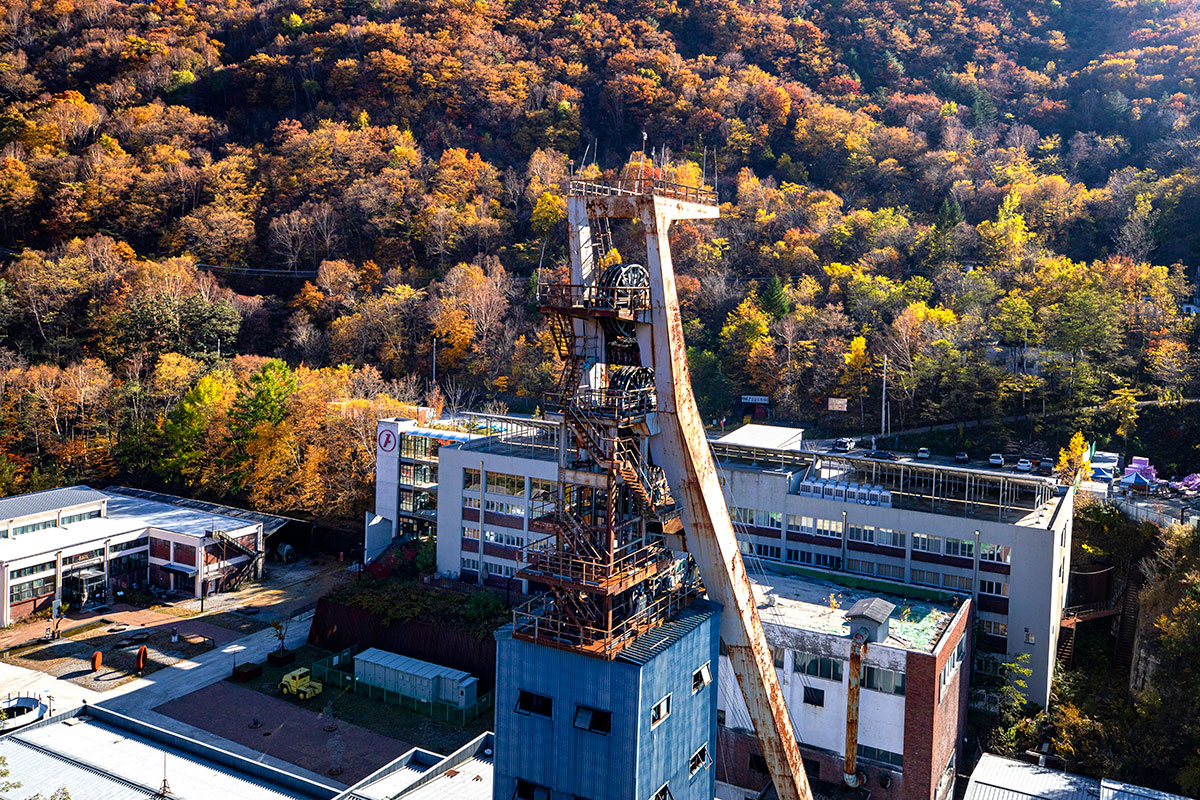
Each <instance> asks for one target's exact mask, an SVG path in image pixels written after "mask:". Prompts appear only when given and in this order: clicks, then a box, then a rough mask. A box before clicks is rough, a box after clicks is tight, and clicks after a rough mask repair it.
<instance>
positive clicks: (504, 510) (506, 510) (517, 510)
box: [483, 500, 525, 517]
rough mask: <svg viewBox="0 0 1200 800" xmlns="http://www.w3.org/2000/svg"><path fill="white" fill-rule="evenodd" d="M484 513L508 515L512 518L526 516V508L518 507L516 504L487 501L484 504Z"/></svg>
mask: <svg viewBox="0 0 1200 800" xmlns="http://www.w3.org/2000/svg"><path fill="white" fill-rule="evenodd" d="M483 509H484V511H491V512H494V513H496V514H506V515H508V516H510V517H523V516H525V506H523V505H516V504H515V503H502V502H500V501H499V500H487V501H485V502H484V504H483Z"/></svg>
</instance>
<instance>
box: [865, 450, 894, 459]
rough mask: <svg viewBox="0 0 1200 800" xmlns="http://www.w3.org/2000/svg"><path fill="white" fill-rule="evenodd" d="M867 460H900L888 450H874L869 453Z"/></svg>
mask: <svg viewBox="0 0 1200 800" xmlns="http://www.w3.org/2000/svg"><path fill="white" fill-rule="evenodd" d="M867 458H877V459H879V460H880V461H896V460H898V459H899V456H897V455H896V454H895V453H889V452H888V451H887V450H872V451H871V452H869V453H867Z"/></svg>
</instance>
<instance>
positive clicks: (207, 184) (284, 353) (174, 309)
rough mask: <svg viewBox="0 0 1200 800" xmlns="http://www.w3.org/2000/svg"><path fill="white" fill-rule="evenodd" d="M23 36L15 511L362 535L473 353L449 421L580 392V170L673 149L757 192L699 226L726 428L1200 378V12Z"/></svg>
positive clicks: (178, 13)
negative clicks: (434, 391)
mask: <svg viewBox="0 0 1200 800" xmlns="http://www.w3.org/2000/svg"><path fill="white" fill-rule="evenodd" d="M0 9H2V10H3V12H4V13H3V14H2V15H0V246H3V247H4V248H5V249H6V251H7V252H6V253H5V254H4V258H5V259H6V260H5V262H4V263H3V272H2V273H0V275H2V279H0V414H2V421H0V493H9V492H13V491H19V490H26V489H32V488H37V487H39V486H41V485H44V484H47V483H57V482H61V481H75V480H90V481H105V480H108V479H110V478H117V479H121V480H130V481H139V482H144V483H153V484H157V485H163V486H168V487H175V488H180V489H186V490H187V491H189V492H194V493H200V494H205V495H209V496H233V497H242V498H246V499H250V500H252V501H253V502H255V503H257V504H259V505H262V506H264V507H269V508H274V509H279V510H285V511H307V512H311V513H314V514H318V515H321V516H341V517H348V518H354V517H355V516H357V515H359V514H360V513H361V511H362V510H363V509H364V508H365V507H366V502H367V498H369V495H370V482H371V470H372V464H371V460H372V456H373V445H372V438H373V422H372V420H373V419H374V418H375V416H376V415H377V414H382V413H389V412H390V411H394V410H395V404H396V403H398V402H414V401H424V400H425V399H426V398H427V390H428V379H429V377H430V370H431V362H432V360H433V349H434V346H435V343H436V360H437V374H438V377H439V383H440V384H441V386H442V389H441V393H442V395H443V396H444V397H446V398H448V399H449V400H450V401H451V403H454V404H461V403H463V402H465V401H467V400H468V399H474V400H475V401H476V402H477V403H483V402H486V401H491V402H494V403H499V404H506V405H508V406H509V407H512V408H520V409H524V410H533V409H534V408H535V407H536V406H537V405H538V404H539V403H541V402H544V400H543V398H544V393H545V392H546V391H547V390H548V389H549V388H550V386H551V385H552V383H553V380H554V377H555V375H556V368H557V364H556V363H555V356H554V351H553V346H552V343H551V341H550V337H549V335H548V333H547V331H546V329H545V323H544V321H543V320H542V319H540V318H539V317H538V315H537V314H536V311H535V310H534V308H533V303H532V292H533V290H534V285H535V280H536V278H535V276H536V274H537V269H538V267H539V265H542V266H543V267H544V269H547V270H552V269H554V268H556V267H557V266H558V265H560V264H561V261H562V258H563V255H564V253H563V247H564V232H563V230H562V227H563V226H562V225H561V222H562V218H563V215H564V209H565V206H564V202H563V199H562V198H563V195H564V193H565V179H566V177H567V175H568V172H569V170H570V169H571V168H572V166H571V164H570V163H569V159H574V162H575V164H574V169H576V170H581V169H586V170H587V171H588V172H589V174H593V173H595V172H597V171H598V172H601V173H612V172H614V171H616V170H619V169H620V168H621V167H622V166H623V165H625V164H626V163H627V161H628V159H629V157H630V156H629V154H630V152H631V151H638V150H640V148H641V146H642V131H645V132H646V133H647V134H648V144H649V146H650V147H651V148H654V154H655V158H656V163H657V164H660V165H661V166H662V168H663V169H664V170H666V171H668V172H670V173H671V174H672V175H674V176H676V177H679V178H681V179H686V180H692V181H698V180H700V175H701V172H702V171H703V172H704V173H705V174H706V176H707V182H708V183H709V184H714V183H715V184H716V185H717V188H718V189H719V191H720V195H721V199H722V201H723V203H722V219H721V220H719V221H717V222H715V223H713V224H704V225H680V226H678V227H677V228H676V229H675V230H674V232H673V240H674V249H675V257H676V263H677V267H678V269H679V271H680V273H681V278H680V282H679V285H680V288H681V292H682V301H683V303H684V305H685V313H686V314H687V315H688V323H687V329H686V332H687V336H688V339H689V344H690V346H691V356H692V365H693V376H694V379H695V383H696V385H697V387H698V391H699V392H700V393H701V395H702V397H701V400H702V408H703V410H704V412H705V413H706V414H707V415H709V416H720V415H724V414H726V413H729V412H731V411H732V412H736V410H737V409H736V407H735V406H734V404H733V401H734V399H735V397H736V395H740V394H741V393H743V392H753V393H761V394H768V395H770V396H771V397H772V400H773V407H774V409H775V413H776V414H777V416H778V419H780V420H802V421H806V422H812V421H820V420H821V417H822V416H823V415H824V412H823V409H824V408H825V405H826V400H827V398H828V397H830V396H835V397H847V398H850V399H851V406H850V408H851V412H850V413H849V415H848V416H849V417H852V418H853V419H850V420H844V421H845V422H846V424H853V425H854V426H856V427H857V426H859V425H862V424H864V423H865V424H868V425H870V424H875V425H877V424H878V422H877V418H876V421H874V422H872V420H871V417H870V415H871V413H872V411H873V410H874V409H877V408H878V401H877V392H878V391H879V380H878V372H879V369H880V362H881V360H882V357H883V356H884V355H887V356H888V357H889V362H890V364H889V378H890V380H891V381H892V382H893V384H892V387H891V392H890V394H891V396H892V398H893V400H894V405H893V411H892V414H893V424H894V426H895V427H897V428H899V427H901V426H905V425H912V424H914V423H919V422H925V421H954V420H959V419H968V418H972V417H984V416H988V415H992V414H996V413H1004V412H1012V411H1017V412H1019V411H1020V410H1021V409H1022V408H1039V409H1040V408H1041V407H1043V405H1044V406H1045V407H1046V408H1047V409H1048V410H1052V411H1053V410H1056V409H1058V410H1062V409H1067V410H1071V409H1075V410H1079V409H1085V408H1088V407H1090V406H1091V405H1093V404H1096V403H1100V402H1104V401H1106V400H1108V398H1109V397H1111V396H1112V394H1113V392H1114V391H1115V390H1117V389H1119V388H1121V387H1127V388H1129V389H1131V390H1133V392H1135V394H1136V395H1137V396H1139V397H1146V398H1159V397H1167V398H1170V397H1178V396H1183V395H1189V394H1192V393H1194V391H1195V388H1196V387H1195V378H1194V375H1195V372H1196V370H1195V366H1196V357H1197V353H1198V352H1200V350H1198V348H1200V341H1198V331H1197V326H1196V325H1194V324H1193V321H1192V319H1191V318H1188V317H1186V316H1184V315H1182V314H1181V313H1180V304H1181V301H1183V300H1184V299H1185V297H1187V296H1190V294H1191V292H1192V291H1193V288H1192V287H1193V284H1192V281H1193V280H1194V277H1195V270H1196V265H1197V264H1198V263H1200V225H1198V224H1197V223H1198V221H1200V175H1198V174H1197V154H1198V152H1200V140H1198V138H1197V136H1198V123H1197V119H1196V114H1197V85H1196V81H1197V78H1198V77H1200V75H1198V71H1200V67H1198V66H1197V65H1198V64H1200V61H1198V60H1197V56H1198V55H1200V53H1198V49H1200V12H1198V11H1197V8H1196V5H1195V3H1184V2H1177V1H1176V0H1146V1H1145V2H1132V1H1131V0H1080V1H1079V2H1066V3H1062V2H1059V0H1046V1H1043V0H1012V1H1011V2H1001V0H963V1H962V2H959V1H958V0H928V1H927V2H904V1H903V0H814V1H813V2H791V1H790V0H757V2H735V0H676V1H668V0H640V1H630V2H607V3H595V2H572V1H571V0H512V1H511V2H501V0H475V2H465V0H459V1H452V0H429V1H428V2H394V1H393V0H340V2H333V0H312V1H311V2H309V1H308V0H293V1H291V2H287V1H285V0H272V1H271V2H260V3H251V2H247V0H223V2H213V1H212V0H199V1H195V0H194V1H192V2H185V0H154V2H129V1H127V0H54V1H53V2H50V0H0ZM585 154H586V162H585ZM647 157H648V158H649V152H648V153H647ZM714 165H715V171H714ZM651 168H654V167H653V166H651ZM714 176H715V177H714ZM617 244H618V249H620V246H621V244H622V243H621V241H620V240H618V243H617ZM255 270H269V271H270V273H269V274H268V275H265V276H264V275H260V276H257V277H255V276H253V275H252V274H251V275H249V276H248V275H247V272H250V273H252V272H253V271H255ZM268 359H272V360H268ZM274 359H280V361H277V360H274Z"/></svg>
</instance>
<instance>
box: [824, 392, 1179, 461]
mask: <svg viewBox="0 0 1200 800" xmlns="http://www.w3.org/2000/svg"><path fill="white" fill-rule="evenodd" d="M1191 403H1200V397H1185V398H1183V399H1182V400H1138V401H1137V407H1138V408H1149V407H1152V406H1165V405H1181V406H1182V405H1188V404H1191ZM1103 409H1104V406H1103V405H1097V406H1091V407H1089V408H1082V409H1072V410H1070V411H1061V410H1059V411H1046V412H1040V411H1034V412H1031V413H1029V414H1009V415H1007V416H1003V417H986V418H984V419H981V420H967V421H963V422H945V423H941V424H938V425H925V426H922V427H917V428H906V429H904V430H902V431H888V433H887V435H886V436H881V435H880V434H879V433H878V432H876V431H868V432H866V433H860V434H858V435H857V436H850V438H854V439H858V440H859V441H870V439H871V437H872V436H874V437H876V438H879V439H884V438H887V439H891V438H893V437H896V436H909V435H911V434H916V433H932V432H933V431H952V430H957V429H958V428H960V427H962V428H980V427H983V426H986V425H997V424H1007V423H1010V422H1026V421H1028V420H1031V419H1037V418H1040V417H1055V416H1061V415H1063V414H1076V413H1081V412H1096V411H1102V410H1103ZM834 441H836V438H835V439H813V440H811V441H810V442H806V445H807V444H811V445H812V447H813V448H814V449H818V450H820V449H828V448H830V447H832V446H833V443H834Z"/></svg>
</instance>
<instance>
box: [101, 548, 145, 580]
mask: <svg viewBox="0 0 1200 800" xmlns="http://www.w3.org/2000/svg"><path fill="white" fill-rule="evenodd" d="M149 563H150V554H149V552H147V551H145V550H143V551H142V552H140V553H130V554H129V555H125V556H117V557H116V558H114V559H112V560H110V561H109V562H108V573H109V574H110V575H121V574H124V573H126V572H136V571H138V570H144V569H146V567H147V565H149Z"/></svg>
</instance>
